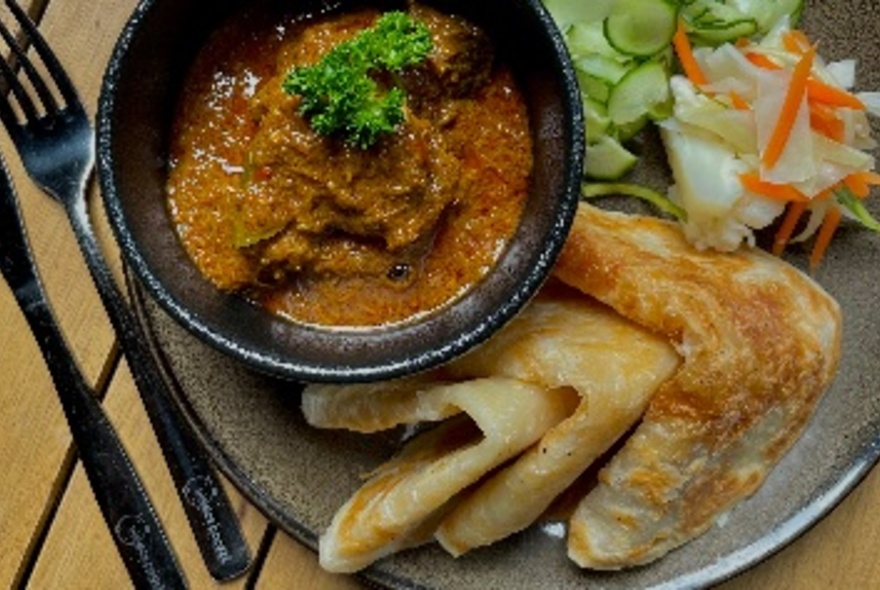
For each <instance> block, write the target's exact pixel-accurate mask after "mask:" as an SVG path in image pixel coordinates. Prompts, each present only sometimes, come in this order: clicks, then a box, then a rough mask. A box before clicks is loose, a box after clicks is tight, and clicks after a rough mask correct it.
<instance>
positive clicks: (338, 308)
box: [168, 5, 532, 326]
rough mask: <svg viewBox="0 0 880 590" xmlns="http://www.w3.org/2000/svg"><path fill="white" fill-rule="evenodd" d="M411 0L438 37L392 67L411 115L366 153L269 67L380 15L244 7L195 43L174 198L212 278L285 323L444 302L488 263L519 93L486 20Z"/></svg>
mask: <svg viewBox="0 0 880 590" xmlns="http://www.w3.org/2000/svg"><path fill="white" fill-rule="evenodd" d="M410 10H411V12H412V15H413V16H414V17H415V18H418V19H420V20H422V21H423V22H425V23H426V24H428V26H429V28H430V29H431V31H432V37H433V39H434V44H435V49H434V51H433V53H432V55H431V56H430V58H429V60H428V62H427V63H426V64H425V65H423V66H419V67H416V68H412V69H411V71H407V72H406V73H405V74H404V76H403V83H404V86H405V89H406V90H407V95H408V98H407V117H406V121H405V123H403V124H402V125H401V126H400V128H399V129H398V130H397V131H396V132H395V133H394V134H391V135H388V136H385V137H384V138H382V139H381V140H380V141H379V143H378V144H377V145H375V146H373V147H372V148H370V149H367V150H361V149H359V148H356V147H352V146H350V145H348V144H346V143H345V142H344V141H342V140H340V139H339V138H334V137H324V136H319V135H317V134H315V133H314V132H313V131H312V130H311V129H310V128H309V127H308V124H307V122H306V121H305V120H304V119H303V118H302V117H301V116H300V115H299V113H298V111H297V107H298V100H299V99H298V97H295V96H289V95H287V94H285V93H284V92H283V90H282V89H281V80H282V79H283V78H284V75H285V74H286V72H287V71H288V70H289V68H291V67H292V66H293V65H302V64H310V63H314V62H316V61H318V60H319V59H320V57H321V56H322V55H323V54H324V53H326V52H327V51H328V50H329V48H331V47H332V46H334V45H335V44H337V43H339V42H340V41H341V40H343V39H347V38H349V37H351V36H353V35H354V34H356V33H357V32H358V31H360V30H361V29H363V28H365V27H368V26H370V25H371V24H372V23H373V22H374V21H375V19H376V18H377V17H378V13H377V12H375V11H372V10H364V11H359V12H355V13H350V14H345V15H334V16H324V17H320V18H315V19H312V20H309V21H307V22H290V21H280V22H278V21H274V22H270V21H269V20H267V19H266V18H265V16H263V17H260V16H258V15H255V14H247V15H244V16H241V17H239V18H237V19H235V20H234V21H232V22H230V23H228V24H227V25H226V26H225V27H223V28H221V29H220V30H218V31H217V33H216V34H215V35H214V36H213V37H212V38H211V39H210V40H209V42H208V43H207V45H206V46H205V47H204V48H203V50H202V51H201V52H200V54H199V56H198V58H197V60H196V62H195V64H194V66H193V68H192V70H191V72H190V73H189V76H188V78H187V80H186V84H185V88H184V92H183V95H182V98H181V102H180V105H179V109H178V112H177V115H176V120H175V129H174V133H173V140H172V145H171V162H170V175H169V179H168V198H169V207H170V210H171V212H172V215H173V217H174V220H175V222H176V226H177V228H178V232H179V235H180V237H181V240H182V242H183V244H184V246H185V247H186V249H187V251H188V253H189V254H190V256H191V257H192V259H193V260H194V262H195V263H196V265H197V266H198V267H199V269H200V270H201V271H202V272H203V273H204V274H205V276H206V277H207V278H208V279H210V280H211V281H212V282H213V283H215V284H216V285H217V286H218V287H220V288H222V289H226V290H234V291H239V292H242V293H244V294H245V295H246V296H248V297H250V298H251V299H253V300H254V301H256V302H258V303H260V304H262V305H264V306H266V307H267V308H268V309H270V310H271V311H273V312H276V313H279V314H283V315H285V316H289V317H290V318H292V319H294V320H297V321H302V322H307V323H313V324H320V325H348V326H369V325H379V324H385V323H392V322H398V321H403V320H407V319H409V318H412V317H414V316H418V315H420V314H423V313H427V312H429V311H431V310H433V309H436V308H438V307H441V306H443V305H444V304H446V303H448V302H450V301H452V300H454V299H455V298H456V297H457V296H459V295H460V294H461V293H463V292H464V291H465V290H466V289H467V288H468V287H469V286H471V285H473V284H475V283H476V282H477V281H479V280H480V278H481V277H483V276H484V275H485V274H486V272H487V271H488V270H489V269H490V268H491V267H492V266H493V264H495V262H496V261H497V259H498V257H499V255H500V254H501V252H502V251H503V249H504V247H505V245H506V243H507V241H508V240H509V239H510V237H511V236H512V234H513V233H514V231H515V230H516V227H517V225H518V222H519V218H520V215H521V213H522V209H523V203H524V201H525V198H526V192H527V186H528V180H529V175H530V172H531V167H532V160H531V157H532V156H531V153H532V151H531V140H530V135H529V128H528V120H527V116H526V108H525V105H524V102H523V99H522V97H521V95H520V93H519V91H518V89H517V87H516V84H515V82H514V79H513V77H512V75H511V73H510V71H509V69H508V68H506V67H505V66H504V65H503V64H499V63H498V62H497V60H496V59H495V58H494V55H493V50H492V47H491V44H490V43H489V41H488V39H487V38H486V36H485V35H484V34H483V33H482V31H480V30H479V29H477V28H476V27H473V26H472V25H470V24H469V23H467V22H465V21H463V20H462V19H459V18H457V17H450V16H446V15H442V14H439V13H437V12H435V11H433V10H431V9H428V8H425V7H421V6H418V5H413V6H412V7H411V9H410Z"/></svg>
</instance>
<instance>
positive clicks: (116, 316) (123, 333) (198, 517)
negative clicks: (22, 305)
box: [68, 199, 251, 581]
mask: <svg viewBox="0 0 880 590" xmlns="http://www.w3.org/2000/svg"><path fill="white" fill-rule="evenodd" d="M77 201H78V203H79V205H78V206H77V205H73V206H70V207H69V208H68V215H69V216H70V218H71V222H72V224H73V226H74V230H75V233H76V236H77V239H78V241H79V245H80V249H81V250H82V251H83V255H84V257H85V260H86V264H87V266H88V267H89V271H90V272H91V274H92V278H93V280H94V282H95V285H96V286H97V289H98V293H99V295H100V297H101V300H102V302H103V303H104V307H105V309H106V310H107V314H108V316H109V317H110V321H111V323H112V324H113V327H114V328H115V330H116V333H117V335H118V337H119V340H120V344H121V346H122V350H123V353H124V354H125V357H126V359H127V360H128V364H129V367H130V369H131V373H132V376H133V377H134V380H135V383H136V384H137V387H138V390H139V391H140V393H141V399H142V400H143V403H144V407H145V408H146V410H147V414H148V416H149V418H150V421H151V423H152V424H153V429H154V430H155V432H156V436H157V438H158V440H159V444H160V446H161V447H162V452H163V454H164V455H165V458H166V463H167V464H168V468H169V471H170V472H171V476H172V479H173V480H174V484H175V488H176V490H177V494H178V496H180V500H181V503H182V504H183V508H184V510H185V512H186V515H187V518H188V519H189V522H190V528H191V529H192V531H193V535H194V537H195V539H196V542H197V544H198V546H199V550H200V551H201V553H202V558H203V560H204V562H205V564H206V566H207V568H208V571H209V572H210V573H211V575H212V576H213V577H214V578H215V579H217V580H220V581H225V580H230V579H232V578H235V577H237V576H239V575H241V574H242V573H244V572H245V571H246V570H247V569H248V568H249V567H250V563H251V555H250V550H249V548H248V545H247V541H246V540H245V538H244V535H243V533H242V531H241V528H240V525H239V521H238V517H237V515H236V513H235V511H234V510H233V509H232V506H231V504H230V502H229V498H228V497H227V495H226V493H225V492H224V490H223V487H222V486H221V484H220V481H219V479H218V478H217V475H216V474H215V472H214V470H213V469H212V468H211V466H210V465H209V463H208V460H207V457H206V455H205V452H204V450H203V448H202V446H201V445H200V444H199V442H198V440H197V439H196V438H195V435H194V434H193V433H192V430H191V429H190V428H189V426H188V424H186V423H184V421H183V419H182V417H181V415H180V413H179V412H178V411H177V409H176V408H175V407H174V406H173V405H172V402H171V392H170V389H169V384H168V381H167V380H166V379H165V378H164V377H163V375H162V374H161V372H160V369H159V367H158V364H157V361H156V359H155V357H153V355H152V354H151V353H150V351H149V350H148V349H147V346H146V338H145V336H144V334H143V330H142V329H141V327H140V325H139V324H138V323H137V322H136V321H135V319H134V316H133V315H132V312H131V309H130V308H129V307H128V305H127V303H126V302H125V300H124V298H123V296H122V293H121V292H120V291H119V288H118V287H117V284H116V281H115V279H114V278H113V275H112V273H111V271H110V269H109V268H108V266H107V263H106V261H105V259H104V257H103V253H102V252H101V249H100V247H99V245H98V243H97V240H96V239H95V237H94V236H95V234H94V231H93V229H92V226H91V222H90V220H89V217H88V211H87V209H86V208H85V204H84V199H78V200H77Z"/></svg>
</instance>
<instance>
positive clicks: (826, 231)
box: [810, 206, 843, 268]
mask: <svg viewBox="0 0 880 590" xmlns="http://www.w3.org/2000/svg"><path fill="white" fill-rule="evenodd" d="M842 217H843V214H842V213H841V211H840V207H837V206H832V207H830V208H829V209H828V212H827V213H825V219H823V220H822V227H820V228H819V233H818V234H816V241H815V242H814V243H813V250H812V251H811V252H810V268H816V267H817V266H819V263H820V262H822V258H824V257H825V252H826V250H828V245H829V244H830V243H831V238H833V237H834V232H836V231H837V227H838V226H839V225H840V219H841V218H842Z"/></svg>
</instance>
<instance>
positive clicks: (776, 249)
mask: <svg viewBox="0 0 880 590" xmlns="http://www.w3.org/2000/svg"><path fill="white" fill-rule="evenodd" d="M806 210H807V204H806V203H804V202H801V201H797V202H794V203H790V204H789V205H788V210H787V211H786V213H785V218H784V219H783V220H782V224H781V225H780V226H779V229H778V230H777V231H776V236H774V238H773V254H775V255H776V256H779V255H780V254H782V251H783V250H785V247H786V246H787V245H788V241H789V240H790V239H791V234H793V233H794V228H795V227H796V226H797V222H798V221H800V218H801V215H803V214H804V211H806Z"/></svg>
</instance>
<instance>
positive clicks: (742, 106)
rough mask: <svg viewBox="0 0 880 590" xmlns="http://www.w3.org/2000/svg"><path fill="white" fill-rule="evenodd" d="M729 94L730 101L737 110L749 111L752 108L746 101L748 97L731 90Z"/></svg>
mask: <svg viewBox="0 0 880 590" xmlns="http://www.w3.org/2000/svg"><path fill="white" fill-rule="evenodd" d="M728 94H729V96H730V103H731V104H732V105H733V108H735V109H736V110H738V111H747V110H749V109H750V108H752V107H751V106H749V103H748V102H747V101H746V99H744V98H743V97H742V96H740V95H739V93H737V92H736V91H734V90H731V91H730V92H729V93H728Z"/></svg>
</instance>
